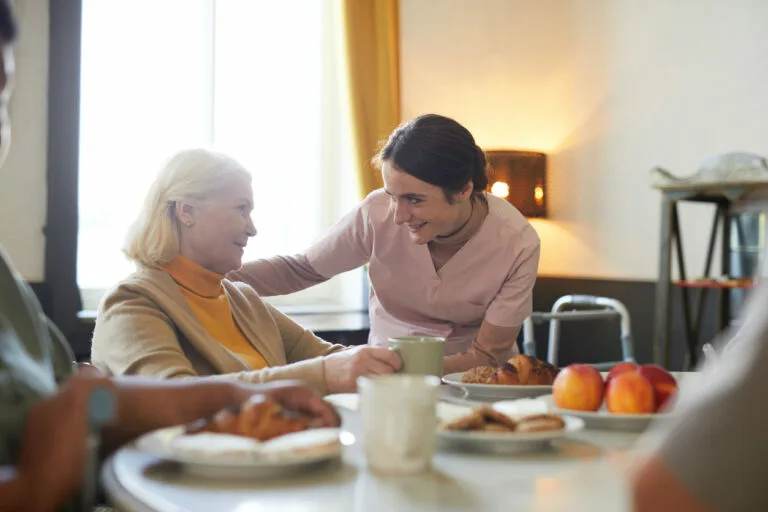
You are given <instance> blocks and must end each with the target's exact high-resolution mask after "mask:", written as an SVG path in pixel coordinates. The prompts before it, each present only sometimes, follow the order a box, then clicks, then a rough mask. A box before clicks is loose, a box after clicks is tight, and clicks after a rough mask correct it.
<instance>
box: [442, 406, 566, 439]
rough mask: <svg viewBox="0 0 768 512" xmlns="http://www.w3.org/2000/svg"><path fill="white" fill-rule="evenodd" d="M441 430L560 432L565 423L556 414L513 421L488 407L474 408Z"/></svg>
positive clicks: (512, 432)
mask: <svg viewBox="0 0 768 512" xmlns="http://www.w3.org/2000/svg"><path fill="white" fill-rule="evenodd" d="M441 428H442V429H443V430H461V431H465V432H467V431H471V432H494V433H500V434H514V433H520V434H525V433H531V432H546V431H553V430H562V429H563V428H565V422H564V421H563V419H562V418H561V417H560V416H558V415H557V414H531V415H528V416H525V417H523V418H522V419H520V420H518V421H515V420H514V419H512V418H510V417H509V416H507V415H506V414H502V413H500V412H499V411H497V410H495V409H493V408H491V407H488V406H482V407H476V408H474V409H472V411H470V412H469V413H467V414H465V415H464V416H462V417H460V418H458V419H455V420H453V421H451V422H448V423H444V424H443V425H441Z"/></svg>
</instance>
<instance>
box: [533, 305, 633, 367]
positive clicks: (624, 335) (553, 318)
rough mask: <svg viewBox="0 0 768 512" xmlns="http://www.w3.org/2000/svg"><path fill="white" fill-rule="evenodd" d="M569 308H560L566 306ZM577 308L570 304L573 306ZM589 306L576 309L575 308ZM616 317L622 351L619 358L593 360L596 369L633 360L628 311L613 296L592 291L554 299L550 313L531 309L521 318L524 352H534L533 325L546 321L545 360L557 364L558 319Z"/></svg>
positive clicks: (534, 354) (534, 353)
mask: <svg viewBox="0 0 768 512" xmlns="http://www.w3.org/2000/svg"><path fill="white" fill-rule="evenodd" d="M569 306H571V307H572V309H570V310H568V311H563V310H564V309H565V308H566V307H569ZM574 306H575V307H576V308H573V307H574ZM585 307H586V308H588V309H577V308H585ZM616 317H619V319H620V321H621V353H622V354H621V355H622V361H610V362H605V363H594V364H592V366H594V367H595V368H597V369H598V370H603V371H606V370H610V369H611V368H613V367H614V366H616V365H617V364H619V363H621V362H631V363H634V362H636V361H635V356H634V349H633V346H632V331H631V328H630V321H629V311H627V308H626V307H625V306H624V304H622V303H621V302H619V301H618V300H616V299H612V298H609V297H596V296H594V295H564V296H562V297H560V298H559V299H557V300H556V301H555V303H554V305H553V306H552V310H551V311H550V312H549V313H545V312H540V311H534V312H533V313H531V316H529V317H528V318H526V319H525V321H524V322H523V353H524V354H525V355H528V356H536V340H535V339H534V336H533V325H534V324H540V323H543V322H547V321H548V322H549V342H548V345H547V361H548V362H549V363H550V364H552V365H553V366H557V352H558V349H559V348H560V322H561V321H571V320H573V321H575V320H609V319H613V318H616Z"/></svg>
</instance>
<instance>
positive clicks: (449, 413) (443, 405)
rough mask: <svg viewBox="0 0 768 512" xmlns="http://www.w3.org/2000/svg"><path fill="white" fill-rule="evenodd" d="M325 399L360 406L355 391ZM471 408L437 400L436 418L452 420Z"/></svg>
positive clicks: (337, 404) (348, 406) (353, 408)
mask: <svg viewBox="0 0 768 512" xmlns="http://www.w3.org/2000/svg"><path fill="white" fill-rule="evenodd" d="M325 400H326V401H327V402H329V403H330V404H331V405H333V406H335V407H340V408H343V409H347V410H349V411H357V410H358V409H359V407H360V395H358V394H357V393H338V394H335V395H327V396H326V397H325ZM471 410H472V406H471V405H460V404H454V403H449V402H444V401H438V402H437V418H438V420H440V421H453V420H454V419H456V418H458V417H460V416H461V415H463V414H468V413H469V412H470V411H471Z"/></svg>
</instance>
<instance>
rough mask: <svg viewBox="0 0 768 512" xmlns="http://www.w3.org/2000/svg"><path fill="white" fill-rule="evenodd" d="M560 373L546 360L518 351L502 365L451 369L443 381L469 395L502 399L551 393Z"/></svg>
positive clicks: (470, 396) (482, 398)
mask: <svg viewBox="0 0 768 512" xmlns="http://www.w3.org/2000/svg"><path fill="white" fill-rule="evenodd" d="M557 373H558V370H557V368H555V367H554V366H552V365H551V364H549V363H547V362H546V361H542V360H540V359H537V358H536V357H533V356H527V355H524V354H518V355H515V356H513V357H511V358H510V359H509V360H507V362H505V363H504V364H503V365H501V366H500V367H499V368H494V367H493V366H478V367H476V368H472V369H470V370H468V371H466V372H461V373H449V374H447V375H445V376H443V382H445V383H446V384H449V385H451V386H456V387H459V388H462V389H464V390H465V391H466V392H467V393H468V395H469V396H468V398H469V399H481V400H503V399H509V398H526V397H536V396H541V395H547V394H550V393H552V383H553V382H554V380H555V377H556V376H557Z"/></svg>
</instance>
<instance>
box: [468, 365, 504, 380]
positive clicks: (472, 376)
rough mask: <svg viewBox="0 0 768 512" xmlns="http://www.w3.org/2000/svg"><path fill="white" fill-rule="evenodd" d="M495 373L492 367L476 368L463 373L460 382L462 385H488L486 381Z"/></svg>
mask: <svg viewBox="0 0 768 512" xmlns="http://www.w3.org/2000/svg"><path fill="white" fill-rule="evenodd" d="M495 372H496V369H495V368H494V367H493V366H478V367H476V368H472V369H471V370H468V371H466V372H464V375H462V376H461V382H463V383H464V384H488V379H489V378H490V377H491V376H492V375H493V374H494V373H495Z"/></svg>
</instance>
